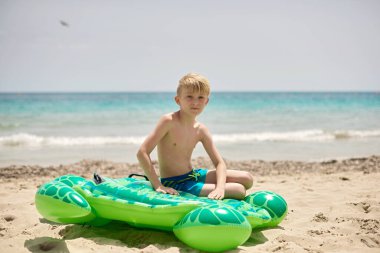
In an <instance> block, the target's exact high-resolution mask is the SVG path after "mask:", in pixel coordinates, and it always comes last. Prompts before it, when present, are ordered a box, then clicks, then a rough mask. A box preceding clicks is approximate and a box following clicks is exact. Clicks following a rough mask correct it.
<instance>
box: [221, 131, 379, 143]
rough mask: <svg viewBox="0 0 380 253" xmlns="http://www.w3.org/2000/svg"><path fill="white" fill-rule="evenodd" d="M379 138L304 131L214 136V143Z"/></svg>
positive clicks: (361, 133)
mask: <svg viewBox="0 0 380 253" xmlns="http://www.w3.org/2000/svg"><path fill="white" fill-rule="evenodd" d="M377 137H380V130H367V131H357V130H348V131H343V130H340V131H324V130H319V129H315V130H304V131H291V132H261V133H243V134H216V135H214V141H215V142H226V143H237V142H255V141H260V142H261V141H279V142H281V141H282V142H302V141H304V142H323V141H333V140H338V139H351V138H377Z"/></svg>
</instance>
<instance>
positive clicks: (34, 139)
mask: <svg viewBox="0 0 380 253" xmlns="http://www.w3.org/2000/svg"><path fill="white" fill-rule="evenodd" d="M144 138H145V137H144V136H90V137H81V136H79V137H69V136H38V135H33V134H28V133H19V134H14V135H10V136H2V137H0V145H2V146H104V145H131V144H132V145H140V144H141V143H142V142H143V141H144ZM360 138H363V139H364V138H380V130H367V131H357V130H347V131H343V130H340V131H323V130H318V129H315V130H304V131H292V132H261V133H239V134H215V135H213V139H214V141H215V142H217V143H246V142H265V141H267V142H324V141H334V140H341V139H360Z"/></svg>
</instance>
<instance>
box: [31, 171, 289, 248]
mask: <svg viewBox="0 0 380 253" xmlns="http://www.w3.org/2000/svg"><path fill="white" fill-rule="evenodd" d="M94 181H95V182H94ZM94 181H92V180H87V179H85V178H82V177H79V176H75V175H64V176H61V177H58V178H56V179H55V180H53V181H51V182H48V183H46V184H44V185H42V186H41V187H40V188H39V189H38V191H37V193H36V196H35V202H36V207H37V210H38V211H39V213H40V214H41V215H42V216H43V217H44V218H46V219H48V220H50V221H54V222H59V223H64V224H68V223H76V224H91V225H98V226H99V225H104V224H107V223H108V222H109V221H111V220H119V221H124V222H127V223H128V224H130V225H132V226H136V227H145V228H154V229H160V230H165V231H173V232H174V234H175V235H176V236H177V238H178V239H179V240H181V241H182V242H184V243H186V244H187V245H189V246H190V247H193V248H196V249H200V250H204V251H210V252H218V251H224V250H229V249H234V248H236V247H237V246H239V245H241V244H243V243H244V242H245V241H246V240H247V239H248V238H249V236H250V234H251V231H252V228H255V227H273V226H277V225H278V224H279V223H280V222H281V221H282V220H283V219H284V218H285V216H286V213H287V205H286V202H285V200H284V199H283V198H282V197H281V196H279V195H277V194H275V193H273V192H268V191H266V192H257V193H253V194H252V195H249V196H247V198H246V199H245V200H244V201H238V200H233V199H225V200H211V199H208V198H205V197H197V196H194V195H192V194H189V193H185V192H180V195H169V194H162V193H158V192H156V191H154V190H153V188H152V186H151V184H150V183H149V181H147V180H141V179H136V178H119V179H111V178H104V179H102V178H100V177H98V176H95V179H94ZM157 217H159V218H157Z"/></svg>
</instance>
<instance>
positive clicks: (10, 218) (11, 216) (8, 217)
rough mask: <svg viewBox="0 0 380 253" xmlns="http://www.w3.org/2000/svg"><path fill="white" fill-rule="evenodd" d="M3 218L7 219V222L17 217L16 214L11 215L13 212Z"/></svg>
mask: <svg viewBox="0 0 380 253" xmlns="http://www.w3.org/2000/svg"><path fill="white" fill-rule="evenodd" d="M3 219H4V220H5V221H7V222H11V221H13V220H15V219H16V216H14V215H11V214H7V215H5V216H3Z"/></svg>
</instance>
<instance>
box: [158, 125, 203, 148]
mask: <svg viewBox="0 0 380 253" xmlns="http://www.w3.org/2000/svg"><path fill="white" fill-rule="evenodd" d="M165 139H166V140H165V142H166V145H168V146H170V147H171V148H172V149H179V150H189V151H190V150H191V151H192V150H193V149H194V148H195V145H196V144H197V143H198V142H199V141H200V132H199V129H198V128H188V129H183V128H173V129H171V131H169V132H168V135H167V136H166V138H165Z"/></svg>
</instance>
